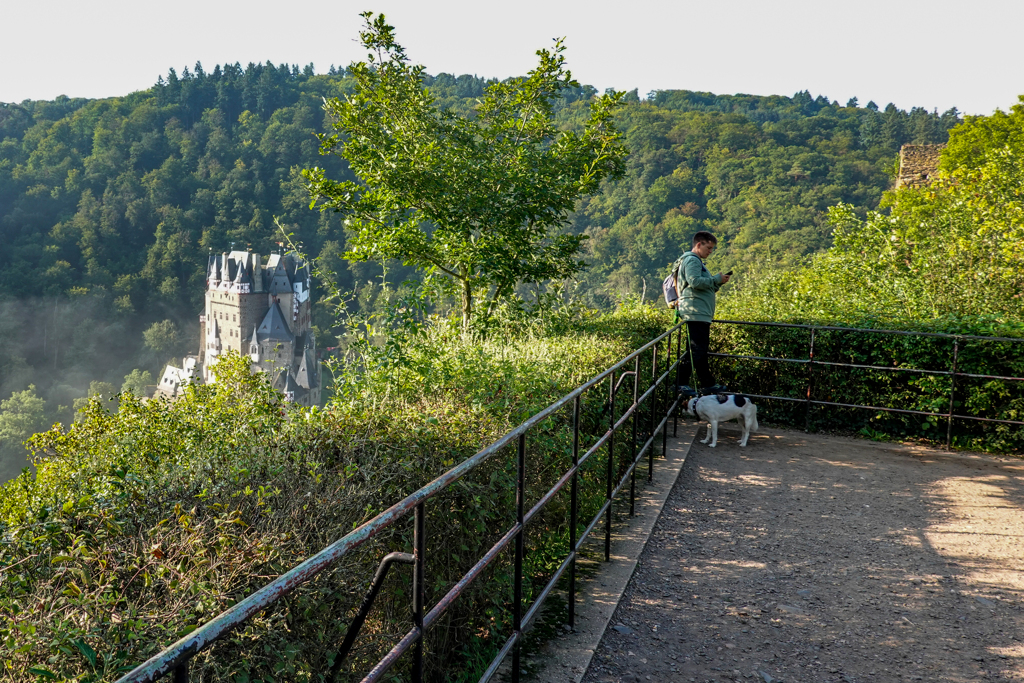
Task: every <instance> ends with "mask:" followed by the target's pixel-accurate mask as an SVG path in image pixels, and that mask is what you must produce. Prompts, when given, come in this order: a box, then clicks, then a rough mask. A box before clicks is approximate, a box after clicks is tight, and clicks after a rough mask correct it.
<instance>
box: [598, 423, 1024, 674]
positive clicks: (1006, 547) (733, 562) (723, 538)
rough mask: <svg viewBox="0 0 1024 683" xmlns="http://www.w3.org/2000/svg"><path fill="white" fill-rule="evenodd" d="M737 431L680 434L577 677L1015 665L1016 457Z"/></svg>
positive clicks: (1022, 616)
mask: <svg viewBox="0 0 1024 683" xmlns="http://www.w3.org/2000/svg"><path fill="white" fill-rule="evenodd" d="M703 436H704V432H703V429H702V431H701V433H700V434H699V438H703ZM737 437H738V431H736V430H730V429H728V428H726V429H723V430H720V432H719V443H718V447H717V448H714V449H710V448H708V447H707V446H704V445H702V444H701V443H700V442H699V441H697V442H695V443H694V444H693V448H692V450H691V452H690V456H689V459H688V461H687V463H686V465H685V466H684V468H683V472H682V474H681V475H680V477H679V480H678V482H677V483H676V486H675V488H674V490H673V491H672V493H671V495H670V496H669V499H668V503H667V505H666V507H665V510H664V512H663V513H662V516H661V518H660V519H659V520H658V523H657V525H656V526H655V530H654V533H653V534H652V536H651V539H650V541H649V543H648V544H647V547H646V549H645V550H644V552H643V554H642V556H641V558H640V562H639V565H638V566H637V570H636V572H635V573H634V575H633V578H632V580H631V582H630V585H629V588H628V589H627V590H626V593H625V595H624V596H623V599H622V601H621V602H620V604H619V607H618V609H617V610H616V613H615V615H614V617H613V618H612V621H611V624H612V628H609V630H608V631H607V632H606V634H605V636H604V638H603V640H602V642H601V646H600V648H599V649H598V651H597V653H596V656H595V657H594V660H593V663H592V664H591V666H590V669H589V671H588V672H587V674H586V676H585V677H584V681H586V682H589V683H598V682H610V681H627V682H630V683H631V682H632V681H701V682H704V681H729V680H751V681H755V680H756V681H758V682H759V683H761V682H767V683H772V682H773V681H785V682H786V683H798V682H803V681H806V682H810V681H844V682H858V683H859V682H867V681H907V680H911V681H912V680H923V681H950V682H954V683H957V682H960V681H993V680H997V681H1008V680H1012V681H1024V573H1022V571H1024V462H1022V461H1020V460H1013V459H999V458H989V457H983V456H963V455H948V454H945V453H943V452H941V451H937V450H931V449H925V448H916V447H908V446H897V445H890V444H879V443H872V442H868V441H861V440H856V439H844V438H834V437H820V436H814V435H810V436H809V435H805V434H803V433H800V432H788V431H780V430H771V429H763V431H762V433H761V434H758V435H756V436H754V437H752V438H751V440H750V445H749V446H748V447H747V448H745V449H741V448H739V447H738V445H737V444H738V439H737Z"/></svg>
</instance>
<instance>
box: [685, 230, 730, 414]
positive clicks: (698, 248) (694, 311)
mask: <svg viewBox="0 0 1024 683" xmlns="http://www.w3.org/2000/svg"><path fill="white" fill-rule="evenodd" d="M717 246H718V239H717V238H716V237H715V236H714V235H712V234H711V233H710V232H705V231H703V230H702V231H700V232H698V233H697V234H696V235H694V236H693V241H692V249H690V251H688V252H686V253H685V254H683V258H682V263H681V264H680V265H679V276H678V280H679V281H678V282H677V285H676V286H677V287H679V289H680V291H679V301H678V302H677V303H676V316H677V319H679V320H682V321H684V322H685V323H686V331H687V335H688V336H689V338H690V362H689V363H687V362H684V363H683V370H682V375H681V377H680V383H681V384H684V385H686V384H690V381H691V380H690V377H691V374H692V372H696V373H697V384H696V385H697V386H699V387H700V388H701V389H700V393H701V394H713V393H718V392H720V391H724V390H725V387H721V386H719V385H718V384H716V383H715V378H714V376H713V375H712V374H711V368H710V366H709V364H708V353H709V351H710V343H711V342H710V338H711V321H712V320H714V318H715V294H716V293H717V292H718V290H719V289H721V288H722V285H724V284H725V283H726V282H728V281H729V278H730V276H731V273H725V274H723V273H717V274H715V275H712V274H711V273H710V272H708V269H707V268H705V267H704V261H705V260H707V258H708V257H709V256H711V254H712V253H713V252H714V251H715V247H717Z"/></svg>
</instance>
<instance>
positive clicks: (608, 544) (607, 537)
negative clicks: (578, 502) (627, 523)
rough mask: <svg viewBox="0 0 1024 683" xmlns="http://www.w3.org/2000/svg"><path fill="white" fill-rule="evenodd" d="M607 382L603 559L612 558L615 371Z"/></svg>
mask: <svg viewBox="0 0 1024 683" xmlns="http://www.w3.org/2000/svg"><path fill="white" fill-rule="evenodd" d="M609 380H610V383H609V384H608V406H609V407H608V429H609V431H610V434H608V473H607V477H606V479H607V481H606V482H605V500H607V501H608V510H607V511H606V512H605V518H604V560H605V562H607V561H609V560H611V559H612V488H613V486H614V484H613V481H614V479H615V472H614V470H615V457H614V456H615V373H614V372H613V373H612V374H611V376H610V377H609Z"/></svg>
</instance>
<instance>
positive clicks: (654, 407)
mask: <svg viewBox="0 0 1024 683" xmlns="http://www.w3.org/2000/svg"><path fill="white" fill-rule="evenodd" d="M651 351H652V352H653V354H654V355H653V359H652V361H651V385H652V386H653V387H654V391H652V392H651V450H649V451H647V481H648V482H649V481H651V479H652V476H651V473H652V472H653V471H654V444H655V443H657V442H656V441H655V439H654V437H656V436H657V435H658V432H657V431H656V429H657V426H658V386H657V383H658V345H657V344H655V345H654V346H653V347H651Z"/></svg>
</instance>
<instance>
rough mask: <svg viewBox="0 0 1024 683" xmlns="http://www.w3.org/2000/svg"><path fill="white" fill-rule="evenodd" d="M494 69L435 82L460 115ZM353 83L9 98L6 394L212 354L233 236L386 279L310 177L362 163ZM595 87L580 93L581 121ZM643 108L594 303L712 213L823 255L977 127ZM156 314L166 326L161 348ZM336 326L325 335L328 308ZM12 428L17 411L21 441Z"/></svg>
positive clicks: (269, 71) (731, 245) (761, 107)
mask: <svg viewBox="0 0 1024 683" xmlns="http://www.w3.org/2000/svg"><path fill="white" fill-rule="evenodd" d="M487 83H488V81H486V80H484V79H481V78H477V77H473V76H459V77H453V76H450V75H447V74H441V75H438V76H436V77H428V78H427V85H428V86H429V87H430V89H431V91H432V92H433V94H434V97H435V98H437V100H438V101H439V102H440V103H442V104H443V105H444V106H446V107H449V108H451V109H454V110H458V111H461V112H469V111H471V110H472V108H473V106H474V105H475V102H476V99H475V98H477V97H479V96H480V94H481V93H482V92H483V89H484V88H485V87H486V85H487ZM350 87H351V80H350V79H349V78H347V76H346V75H345V73H344V72H343V71H342V72H340V73H339V72H335V71H334V70H333V69H332V73H329V74H326V75H316V74H315V73H314V70H313V67H312V65H309V66H307V67H305V68H302V69H300V68H299V67H296V66H286V65H281V66H274V65H273V64H270V63H267V64H264V65H254V64H250V65H249V66H248V67H245V68H242V67H241V66H239V65H238V64H234V65H229V66H224V67H221V66H218V67H216V68H215V69H213V71H212V72H206V71H205V70H203V68H202V67H201V66H200V65H198V64H197V65H196V66H195V68H193V69H191V70H189V69H185V70H183V71H182V72H181V74H180V75H179V74H177V73H176V72H174V71H171V72H169V73H168V75H167V77H166V78H163V77H162V78H160V79H159V81H158V82H157V83H156V84H155V85H154V86H153V87H152V88H150V89H149V90H146V91H142V92H137V93H132V94H131V95H127V96H125V97H120V98H111V99H104V100H83V99H68V98H66V97H61V98H58V99H57V100H55V101H52V102H43V101H26V102H22V103H21V104H3V105H0V141H2V142H0V234H2V239H3V243H4V247H5V248H4V267H3V268H2V269H0V297H3V298H4V299H5V300H6V303H2V304H0V306H6V308H5V309H4V311H3V313H4V319H5V321H6V322H5V323H4V324H3V325H0V346H2V348H3V353H2V354H0V398H2V397H7V396H10V395H11V392H13V391H22V390H24V389H25V388H26V386H27V385H28V384H29V383H30V382H32V383H34V384H35V385H36V391H38V392H39V394H40V395H41V396H43V397H44V398H46V399H47V400H48V401H49V403H48V408H47V410H48V413H47V414H48V415H49V416H54V415H57V414H58V413H57V412H56V411H57V409H58V407H59V406H65V407H67V406H70V405H71V404H72V401H73V398H74V397H75V396H80V395H82V394H83V393H84V392H85V387H87V386H88V384H89V382H90V381H91V380H104V381H107V382H110V383H111V384H113V385H114V387H115V388H118V387H120V384H121V381H122V378H123V377H124V376H125V375H126V374H127V373H129V371H131V370H133V369H139V370H148V371H150V372H152V373H154V374H155V373H159V372H160V370H161V368H162V367H163V363H164V362H165V361H166V360H168V359H169V358H170V357H172V356H180V355H181V354H183V353H185V352H188V351H192V350H194V349H193V347H194V345H195V343H196V338H197V334H198V333H197V329H196V328H197V323H196V315H197V313H198V311H199V309H200V306H201V297H202V287H203V277H204V264H205V263H206V258H207V255H208V254H209V253H210V251H211V250H212V251H214V252H220V251H223V250H227V249H229V248H231V246H232V244H234V245H235V246H236V247H239V248H241V247H244V246H251V247H252V248H253V249H254V250H256V251H259V252H260V253H268V252H269V251H271V249H273V248H275V243H276V242H278V241H280V239H281V238H280V236H279V235H278V234H277V232H276V229H275V227H274V225H273V217H274V216H277V217H279V218H280V219H281V220H282V222H283V223H285V224H286V225H288V226H290V228H291V229H292V230H293V231H294V233H295V235H296V237H297V239H298V240H299V241H301V242H302V243H303V244H304V245H305V248H306V249H307V250H308V251H309V252H310V253H311V254H312V255H314V256H316V255H321V256H324V257H326V260H327V262H328V263H330V264H332V265H333V266H335V267H336V268H337V270H338V272H339V279H340V280H341V284H342V285H343V286H347V287H353V286H361V287H364V288H365V287H366V286H367V284H366V283H367V281H368V279H370V278H372V277H373V276H374V274H375V273H376V272H379V271H378V269H377V268H376V267H375V266H372V265H367V264H354V265H348V264H347V263H345V262H343V261H342V260H341V259H340V254H341V253H342V251H343V250H344V242H345V236H344V233H343V231H342V229H341V227H340V223H339V221H338V219H337V217H336V216H331V215H325V216H321V215H319V214H317V213H315V212H312V211H310V210H309V209H308V203H309V200H308V198H307V196H306V193H305V190H304V189H303V185H302V182H301V179H300V177H299V175H298V173H299V170H300V169H302V168H304V167H308V166H313V165H320V166H325V167H327V169H328V172H329V175H331V176H332V177H335V178H339V177H344V175H345V173H346V171H345V169H344V168H342V166H341V162H340V161H338V160H337V159H336V158H330V157H320V156H319V155H318V153H317V150H318V145H317V141H316V139H315V138H314V136H313V133H314V132H316V131H322V130H323V123H324V122H323V117H324V114H323V112H322V110H321V98H322V97H325V96H326V97H330V96H335V95H340V94H342V93H344V92H345V91H346V90H347V89H348V88H350ZM594 93H595V90H594V89H593V88H590V87H582V88H579V89H578V90H576V91H573V92H567V93H565V95H566V99H565V100H564V101H563V102H561V103H559V104H558V113H559V116H560V117H561V119H562V121H563V122H564V125H566V126H573V125H576V124H577V123H578V122H579V121H580V120H581V117H582V116H583V115H584V108H585V101H586V100H587V99H588V98H589V97H590V96H591V95H593V94H594ZM627 101H628V103H627V106H626V107H624V108H623V109H622V111H621V113H620V115H619V119H618V120H619V125H620V127H621V128H622V130H624V131H625V132H626V134H627V138H628V144H629V147H630V149H631V152H632V153H631V156H630V159H629V162H628V169H627V172H626V174H625V176H624V177H623V178H622V179H620V180H618V181H615V182H611V183H607V184H606V185H605V186H604V187H603V189H602V192H601V193H600V194H599V195H598V196H595V197H593V198H591V199H589V200H588V201H585V202H584V203H583V204H582V206H581V207H580V210H579V212H578V213H577V214H576V215H575V216H574V218H573V221H572V223H571V224H570V225H569V226H567V229H568V230H575V231H579V232H586V233H587V234H589V235H590V237H591V239H590V240H589V241H588V243H587V249H588V252H589V258H590V260H591V264H592V266H591V269H590V271H589V273H588V274H587V275H586V276H585V278H584V291H585V292H586V293H587V295H588V296H589V297H590V299H591V300H592V301H593V302H595V303H608V302H610V301H613V300H615V299H616V298H618V297H621V296H623V295H627V294H636V293H639V291H640V288H641V286H642V285H641V282H642V280H643V279H646V281H647V283H648V284H649V285H650V286H652V287H653V281H656V280H660V278H661V277H663V275H664V272H665V270H666V267H667V266H668V264H669V263H671V262H672V261H673V260H674V259H675V258H676V257H677V256H678V255H679V253H680V251H681V249H682V248H683V246H684V245H685V244H686V243H687V241H688V239H689V237H690V235H691V234H692V232H693V231H695V230H697V229H700V228H703V227H707V228H710V229H713V230H715V231H716V232H717V233H718V234H719V235H721V236H722V237H724V238H725V241H724V242H723V247H724V248H723V249H721V250H720V252H721V253H720V255H719V256H718V257H717V258H718V259H719V261H720V262H722V264H723V265H732V264H735V265H739V264H741V263H742V262H743V261H749V260H751V259H757V258H761V257H768V258H771V259H773V260H777V261H793V260H796V259H798V258H799V257H801V256H802V255H804V254H808V253H810V252H814V251H817V250H820V249H822V248H823V247H825V246H827V245H828V244H829V235H828V233H827V230H826V228H825V227H824V220H823V216H824V210H825V209H826V208H827V207H828V206H830V205H833V204H836V203H837V202H840V201H844V202H848V203H851V204H853V205H854V206H855V207H858V209H859V210H860V211H865V210H866V209H868V208H872V207H875V206H876V205H877V203H878V201H879V198H880V196H881V193H882V191H883V190H884V189H885V188H887V186H888V184H889V182H890V179H889V172H890V170H891V168H892V166H893V163H894V161H895V158H896V153H897V150H898V149H899V146H900V145H901V144H902V143H905V142H942V141H944V140H945V139H946V131H947V130H948V129H949V127H950V126H952V125H953V124H955V123H956V122H957V120H958V118H957V114H956V112H955V111H950V112H947V113H945V114H942V115H938V114H937V113H928V112H926V111H924V110H922V109H914V110H912V111H910V112H906V111H901V110H898V109H896V108H895V107H893V106H892V105H890V106H888V107H886V108H885V110H884V111H879V110H878V108H877V107H876V106H875V105H873V104H871V103H869V104H868V105H867V106H865V107H860V106H857V103H856V101H850V102H848V103H847V104H846V105H845V106H840V105H839V103H838V102H830V101H829V100H828V99H826V98H824V97H820V96H819V97H816V98H815V97H812V96H811V95H810V94H809V93H806V92H803V93H797V94H796V95H794V96H793V97H782V96H771V97H756V96H749V95H734V96H723V95H713V94H710V93H696V92H689V91H663V92H657V93H653V94H652V95H651V96H650V97H648V98H644V99H642V98H640V97H639V96H638V95H637V93H636V92H635V91H634V92H633V93H630V95H629V97H627ZM404 274H405V273H403V272H402V269H398V271H397V272H396V275H397V276H403V275H404ZM38 297H50V298H48V299H47V301H46V303H45V304H40V303H39V301H36V298H38ZM44 310H45V311H46V313H44V312H43V311H44ZM165 321H170V322H169V323H165ZM154 323H165V324H164V326H163V327H162V328H159V329H158V330H157V331H154V332H151V334H150V335H148V336H147V337H145V339H146V345H144V337H143V331H144V330H146V329H149V328H150V326H152V325H153V324H154ZM315 323H316V324H317V326H318V327H320V330H321V333H325V332H326V330H325V329H324V328H325V327H326V326H327V324H328V321H327V320H326V318H325V317H324V315H323V312H322V311H321V315H320V317H319V318H317V319H316V320H315ZM175 330H177V332H175ZM158 332H159V333H160V334H158ZM163 332H167V333H169V334H168V335H163V337H161V334H162V333H163ZM161 339H163V341H161ZM60 414H61V415H63V416H65V417H66V416H67V414H68V413H66V412H65V413H60ZM42 424H45V420H44V421H43V423H42ZM5 433H6V432H4V427H3V425H2V424H0V442H2V441H4V440H5V439H6V441H8V442H9V441H10V438H8V437H5V436H4V434H5ZM2 447H3V446H2V443H0V448H2Z"/></svg>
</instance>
